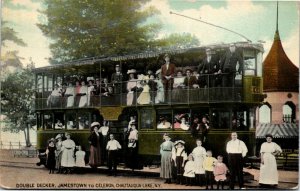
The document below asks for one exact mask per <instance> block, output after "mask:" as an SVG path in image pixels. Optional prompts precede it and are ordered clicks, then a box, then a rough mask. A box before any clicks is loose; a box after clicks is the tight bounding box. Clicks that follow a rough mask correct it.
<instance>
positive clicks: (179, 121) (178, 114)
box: [173, 110, 191, 131]
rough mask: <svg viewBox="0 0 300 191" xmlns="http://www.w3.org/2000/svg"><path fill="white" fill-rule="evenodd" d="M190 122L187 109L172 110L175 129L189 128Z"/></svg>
mask: <svg viewBox="0 0 300 191" xmlns="http://www.w3.org/2000/svg"><path fill="white" fill-rule="evenodd" d="M190 122H191V116H190V112H189V111H184V110H181V111H174V121H173V127H174V129H175V130H186V131H187V130H189V129H190V125H191V123H190Z"/></svg>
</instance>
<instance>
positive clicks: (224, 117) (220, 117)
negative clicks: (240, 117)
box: [210, 109, 231, 129]
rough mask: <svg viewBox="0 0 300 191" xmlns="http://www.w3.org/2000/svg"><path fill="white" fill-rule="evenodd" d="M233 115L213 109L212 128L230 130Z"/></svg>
mask: <svg viewBox="0 0 300 191" xmlns="http://www.w3.org/2000/svg"><path fill="white" fill-rule="evenodd" d="M230 122H231V115H230V112H229V111H224V110H220V109H213V110H212V114H211V119H210V124H211V125H210V126H211V127H212V128H216V129H229V128H230Z"/></svg>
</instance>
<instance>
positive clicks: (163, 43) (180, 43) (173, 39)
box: [157, 33, 200, 48]
mask: <svg viewBox="0 0 300 191" xmlns="http://www.w3.org/2000/svg"><path fill="white" fill-rule="evenodd" d="M157 43H158V45H159V46H160V47H163V48H190V47H195V46H198V45H199V44H200V42H199V40H198V38H197V37H196V36H195V35H191V34H189V33H184V34H178V33H173V34H170V35H169V36H167V37H164V38H162V39H159V40H157Z"/></svg>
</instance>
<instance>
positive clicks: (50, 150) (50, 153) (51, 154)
mask: <svg viewBox="0 0 300 191" xmlns="http://www.w3.org/2000/svg"><path fill="white" fill-rule="evenodd" d="M54 141H55V140H54V139H53V138H52V139H50V140H49V144H48V147H47V151H46V153H47V167H48V168H49V170H50V171H49V174H51V173H52V174H54V170H55V150H56V147H55V144H54Z"/></svg>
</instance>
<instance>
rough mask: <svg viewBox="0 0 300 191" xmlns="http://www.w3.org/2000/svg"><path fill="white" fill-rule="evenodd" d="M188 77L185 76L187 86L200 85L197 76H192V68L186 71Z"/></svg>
mask: <svg viewBox="0 0 300 191" xmlns="http://www.w3.org/2000/svg"><path fill="white" fill-rule="evenodd" d="M185 74H186V77H185V78H184V81H183V83H184V85H185V87H187V88H194V87H196V86H198V83H197V78H196V77H195V76H192V70H191V69H187V70H186V71H185Z"/></svg>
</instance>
